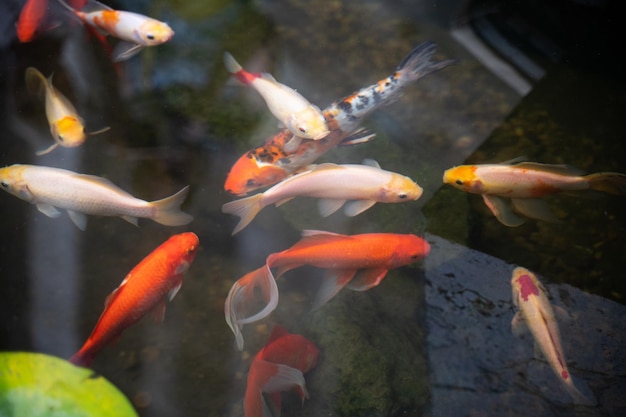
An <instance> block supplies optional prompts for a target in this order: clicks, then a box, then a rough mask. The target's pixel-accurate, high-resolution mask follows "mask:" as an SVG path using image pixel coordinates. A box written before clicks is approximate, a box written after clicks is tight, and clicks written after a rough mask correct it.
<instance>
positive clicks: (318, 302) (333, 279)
mask: <svg viewBox="0 0 626 417" xmlns="http://www.w3.org/2000/svg"><path fill="white" fill-rule="evenodd" d="M356 272H357V271H356V270H355V269H335V270H330V271H327V272H326V274H325V275H324V278H323V280H322V283H321V285H320V287H319V289H318V290H317V294H316V295H315V300H313V307H312V308H311V310H317V309H318V308H320V307H321V306H323V305H324V304H326V303H327V302H328V301H329V300H330V299H331V298H333V297H334V296H335V295H337V293H338V292H339V291H341V289H342V288H343V287H345V286H346V284H348V282H350V280H352V278H354V275H355V274H356Z"/></svg>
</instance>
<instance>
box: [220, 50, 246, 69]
mask: <svg viewBox="0 0 626 417" xmlns="http://www.w3.org/2000/svg"><path fill="white" fill-rule="evenodd" d="M224 66H225V67H226V70H227V71H228V72H229V73H231V74H233V75H234V74H237V73H238V72H239V71H241V70H243V67H242V66H241V65H239V62H237V60H235V58H234V57H233V56H232V55H231V54H230V53H229V52H224Z"/></svg>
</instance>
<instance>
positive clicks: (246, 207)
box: [222, 193, 264, 235]
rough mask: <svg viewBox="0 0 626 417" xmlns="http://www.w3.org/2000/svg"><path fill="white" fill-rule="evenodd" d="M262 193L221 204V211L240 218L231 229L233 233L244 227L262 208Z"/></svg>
mask: <svg viewBox="0 0 626 417" xmlns="http://www.w3.org/2000/svg"><path fill="white" fill-rule="evenodd" d="M262 197H263V193H259V194H255V195H252V196H250V197H246V198H241V199H239V200H235V201H230V202H228V203H226V204H224V205H223V206H222V213H228V214H232V215H235V216H238V217H239V218H240V220H239V223H238V224H237V226H235V229H234V230H233V233H232V234H233V235H234V234H236V233H237V232H239V231H240V230H241V229H243V228H244V227H246V226H247V225H248V224H250V222H251V221H252V220H253V219H254V218H255V217H256V215H257V214H258V213H259V211H261V210H262V209H263V207H264V206H263V205H262V203H261V198H262Z"/></svg>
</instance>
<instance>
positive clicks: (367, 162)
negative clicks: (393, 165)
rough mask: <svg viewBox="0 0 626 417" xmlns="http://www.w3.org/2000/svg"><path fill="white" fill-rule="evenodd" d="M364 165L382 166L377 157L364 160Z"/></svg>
mask: <svg viewBox="0 0 626 417" xmlns="http://www.w3.org/2000/svg"><path fill="white" fill-rule="evenodd" d="M363 165H366V166H368V167H374V168H380V164H379V163H378V161H376V160H375V159H370V158H366V159H364V160H363Z"/></svg>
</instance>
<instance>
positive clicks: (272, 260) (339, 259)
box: [224, 230, 430, 350]
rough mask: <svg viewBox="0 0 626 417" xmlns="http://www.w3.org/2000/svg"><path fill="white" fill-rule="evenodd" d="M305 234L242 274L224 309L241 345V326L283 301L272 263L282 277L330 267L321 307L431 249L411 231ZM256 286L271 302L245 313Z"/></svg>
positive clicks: (374, 283)
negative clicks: (305, 268) (262, 264)
mask: <svg viewBox="0 0 626 417" xmlns="http://www.w3.org/2000/svg"><path fill="white" fill-rule="evenodd" d="M302 236H303V237H302V239H301V240H300V241H299V242H297V243H296V244H295V245H293V246H292V247H291V248H289V249H287V250H284V251H282V252H278V253H273V254H271V255H269V256H268V257H267V260H266V266H265V267H263V268H259V269H257V270H256V271H253V272H251V273H249V274H247V275H246V276H244V277H243V278H241V279H239V280H238V281H237V282H235V284H234V285H233V287H232V288H231V290H230V292H229V293H228V297H227V299H226V303H225V305H224V313H225V316H226V321H227V323H228V324H229V326H230V327H231V330H232V331H233V333H234V334H235V338H236V340H237V348H238V349H239V350H241V349H242V348H243V337H242V336H241V327H242V326H243V325H244V324H248V323H253V322H255V321H258V320H261V319H263V318H265V317H267V316H268V315H269V314H270V313H271V312H272V311H273V310H274V308H276V306H277V305H278V289H277V288H276V287H275V285H276V284H275V283H273V282H272V281H273V280H274V276H273V274H272V273H271V270H270V268H278V275H277V277H280V276H281V275H283V274H284V273H285V272H287V271H290V270H292V269H295V268H299V267H301V266H304V265H310V266H314V267H317V268H323V269H327V270H328V272H327V274H326V276H325V277H324V281H323V282H322V284H321V286H320V289H319V290H318V294H317V296H316V298H315V300H314V302H313V308H318V307H320V306H322V305H323V304H325V303H326V302H328V301H329V300H330V299H331V298H333V297H334V296H335V295H336V294H337V293H338V292H339V291H340V290H341V289H342V288H344V287H348V288H349V289H351V290H354V291H366V290H369V289H370V288H373V287H375V286H377V285H378V284H380V282H381V281H382V280H383V278H385V276H386V275H387V272H388V271H389V270H390V269H394V268H399V267H401V266H405V265H408V264H410V263H413V262H417V261H419V260H420V259H422V258H424V257H425V256H426V255H428V253H429V252H430V245H429V244H428V242H426V241H425V240H424V239H422V238H419V237H417V236H415V235H410V234H395V233H366V234H360V235H352V236H347V235H340V234H336V233H330V232H324V231H318V230H305V231H303V232H302ZM357 273H358V274H357ZM254 288H261V289H262V291H263V294H264V298H265V299H264V302H266V307H265V308H263V309H262V310H261V311H259V312H258V313H256V314H254V315H252V316H249V317H245V316H244V315H245V311H246V307H247V306H248V305H249V303H250V302H251V301H252V299H251V297H252V295H253V294H254Z"/></svg>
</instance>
